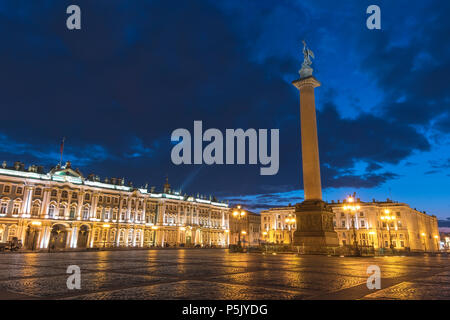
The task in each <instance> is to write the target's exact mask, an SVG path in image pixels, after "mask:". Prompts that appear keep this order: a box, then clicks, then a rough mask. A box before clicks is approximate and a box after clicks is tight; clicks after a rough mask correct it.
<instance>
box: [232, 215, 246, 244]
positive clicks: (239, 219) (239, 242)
mask: <svg viewBox="0 0 450 320" xmlns="http://www.w3.org/2000/svg"><path fill="white" fill-rule="evenodd" d="M237 208H238V209H240V208H241V206H237ZM233 216H234V217H235V218H237V219H238V221H239V232H238V247H241V219H242V218H243V217H244V216H245V211H244V210H241V211H239V210H234V211H233Z"/></svg>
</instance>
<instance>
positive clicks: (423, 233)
mask: <svg viewBox="0 0 450 320" xmlns="http://www.w3.org/2000/svg"><path fill="white" fill-rule="evenodd" d="M420 235H421V236H422V237H423V246H424V251H425V252H427V242H426V239H425V236H426V234H425V232H422V233H421V234H420Z"/></svg>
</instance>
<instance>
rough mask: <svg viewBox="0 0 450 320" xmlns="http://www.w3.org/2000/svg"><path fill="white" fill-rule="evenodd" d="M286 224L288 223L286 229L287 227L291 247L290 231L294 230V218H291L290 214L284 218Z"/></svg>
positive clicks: (291, 236) (291, 237)
mask: <svg viewBox="0 0 450 320" xmlns="http://www.w3.org/2000/svg"><path fill="white" fill-rule="evenodd" d="M285 221H286V224H287V225H288V229H289V243H290V244H291V249H292V247H293V245H294V244H293V235H292V232H293V231H294V228H293V227H294V224H295V222H296V219H295V218H292V217H291V216H290V215H289V217H288V218H286V220H285Z"/></svg>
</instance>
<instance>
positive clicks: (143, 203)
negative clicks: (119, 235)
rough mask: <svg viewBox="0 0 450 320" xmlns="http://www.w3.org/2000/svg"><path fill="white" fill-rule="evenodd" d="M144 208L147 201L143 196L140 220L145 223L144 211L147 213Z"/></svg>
mask: <svg viewBox="0 0 450 320" xmlns="http://www.w3.org/2000/svg"><path fill="white" fill-rule="evenodd" d="M146 208H147V201H146V200H145V198H144V199H143V200H142V217H141V219H142V220H141V221H143V222H144V223H145V221H146V217H145V215H146V213H147V210H146ZM142 238H144V237H142Z"/></svg>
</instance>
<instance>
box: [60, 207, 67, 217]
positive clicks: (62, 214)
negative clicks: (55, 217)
mask: <svg viewBox="0 0 450 320" xmlns="http://www.w3.org/2000/svg"><path fill="white" fill-rule="evenodd" d="M66 208H67V207H66V205H65V204H63V205H60V206H59V213H58V214H59V216H61V217H64V216H65V213H66Z"/></svg>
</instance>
